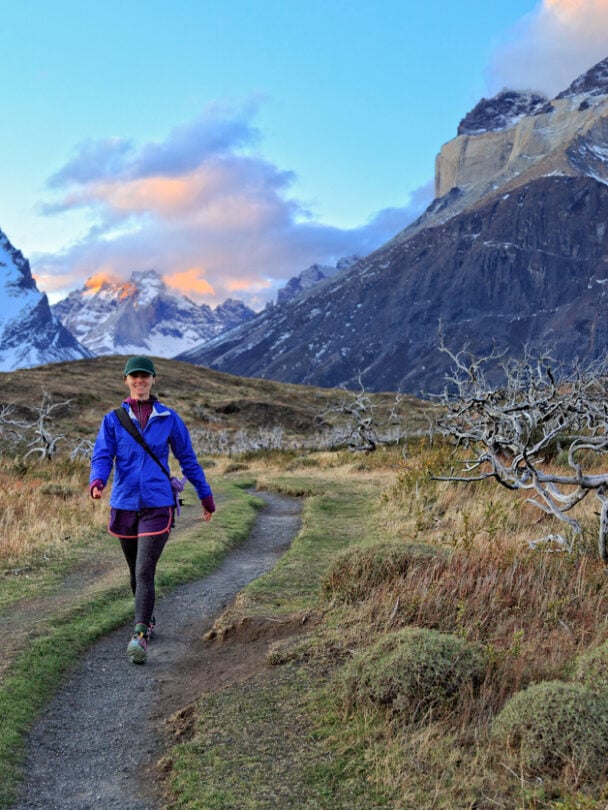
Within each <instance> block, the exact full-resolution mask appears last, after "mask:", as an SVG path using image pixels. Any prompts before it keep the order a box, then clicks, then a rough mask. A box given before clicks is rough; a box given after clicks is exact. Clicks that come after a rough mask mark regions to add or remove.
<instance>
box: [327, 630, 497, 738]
mask: <svg viewBox="0 0 608 810" xmlns="http://www.w3.org/2000/svg"><path fill="white" fill-rule="evenodd" d="M484 675H485V658H484V654H483V650H482V648H481V647H480V646H479V645H475V644H471V643H470V642H467V641H465V640H464V639H462V638H458V637H457V636H453V635H448V634H446V633H439V632H438V631H436V630H427V629H423V628H419V627H406V628H404V629H402V630H399V631H396V632H393V633H388V634H386V635H385V636H383V637H382V638H381V639H380V640H379V641H378V642H377V643H376V644H374V645H373V646H372V647H371V648H369V649H368V650H366V651H365V652H363V653H362V654H360V655H357V657H356V658H354V659H353V660H352V661H350V662H349V663H348V664H346V665H345V667H344V669H343V671H342V673H341V676H340V678H341V684H340V689H341V691H342V696H343V699H344V702H345V704H346V706H347V708H349V709H352V708H353V707H359V706H360V707H364V706H365V705H374V706H378V707H384V708H386V709H387V710H388V711H389V712H390V713H391V714H393V715H398V716H400V717H402V718H403V719H406V720H407V721H411V722H416V721H419V720H421V719H423V718H426V717H431V718H432V719H438V718H441V717H446V716H447V715H448V714H449V713H451V712H452V711H454V710H455V709H456V708H457V706H458V703H459V701H460V700H461V699H464V698H465V697H470V696H471V695H472V694H474V693H475V691H476V690H477V687H478V686H479V684H480V683H481V681H482V680H483V677H484Z"/></svg>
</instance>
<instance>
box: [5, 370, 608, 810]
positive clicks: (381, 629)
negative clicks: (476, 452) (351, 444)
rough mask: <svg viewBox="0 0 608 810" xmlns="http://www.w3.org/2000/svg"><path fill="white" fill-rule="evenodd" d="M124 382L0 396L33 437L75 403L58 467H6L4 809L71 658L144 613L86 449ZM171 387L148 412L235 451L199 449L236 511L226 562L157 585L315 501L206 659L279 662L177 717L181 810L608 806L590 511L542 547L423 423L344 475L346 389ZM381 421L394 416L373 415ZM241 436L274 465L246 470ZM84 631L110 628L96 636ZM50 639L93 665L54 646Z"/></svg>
mask: <svg viewBox="0 0 608 810" xmlns="http://www.w3.org/2000/svg"><path fill="white" fill-rule="evenodd" d="M122 364H123V359H122V358H102V359H97V360H93V361H82V362H79V363H71V364H61V365H60V366H59V367H57V366H53V367H46V368H42V369H33V370H31V371H20V372H15V373H13V374H10V375H8V374H4V375H0V390H1V391H2V394H1V395H0V399H2V400H3V401H5V402H7V403H13V404H15V406H16V407H17V409H18V410H19V412H20V413H22V414H24V415H25V414H26V410H25V409H26V408H27V406H28V405H31V404H32V403H33V402H38V401H39V400H40V391H41V389H45V390H47V391H50V392H51V393H52V394H53V396H54V397H56V399H57V400H58V401H65V400H68V399H71V400H72V403H71V404H70V406H69V407H68V406H66V408H65V411H64V412H62V414H61V415H60V416H58V417H57V422H56V430H57V432H60V433H61V434H63V435H65V437H66V439H65V441H64V442H62V444H63V449H62V450H61V451H60V452H59V453H58V455H57V456H56V457H55V458H54V459H52V460H50V461H49V460H37V459H36V460H31V458H30V459H29V460H28V461H25V462H24V461H23V457H22V454H20V448H19V447H18V445H17V444H13V445H10V444H3V445H2V451H1V455H0V476H1V478H2V484H3V486H2V488H1V490H0V492H1V493H2V494H1V495H0V499H2V500H1V503H0V509H1V513H0V520H1V521H2V529H3V531H2V535H1V540H0V619H1V620H2V623H3V626H4V627H6V628H7V632H6V633H4V634H3V644H5V645H6V649H5V650H3V660H2V664H1V667H2V668H1V670H0V672H1V679H2V680H1V682H0V771H1V772H2V773H3V787H2V789H0V807H2V806H4V807H8V806H10V800H11V797H12V796H14V786H15V779H16V777H17V774H18V770H19V764H20V756H21V753H22V739H23V734H24V732H25V731H26V730H27V728H28V726H29V724H30V723H31V722H32V720H33V718H34V717H35V714H36V712H38V711H40V709H41V707H42V706H43V705H44V703H45V701H46V700H48V697H49V695H50V694H51V693H52V690H53V688H54V686H55V685H56V683H57V682H58V679H59V678H60V677H61V674H62V671H63V668H64V667H65V666H67V665H69V663H70V662H69V661H65V660H64V659H65V650H66V647H67V648H69V649H70V650H72V652H73V655H77V654H78V652H79V651H80V650H82V649H85V648H86V646H87V645H89V644H91V643H92V642H93V641H94V637H95V634H97V635H101V634H103V633H106V632H108V631H109V629H111V628H112V627H114V626H118V625H119V624H120V623H122V622H124V621H125V619H126V618H128V615H129V610H130V607H131V602H130V598H129V594H128V592H127V589H126V583H125V582H124V571H123V570H122V562H121V561H120V560H119V559H118V553H117V552H116V549H115V548H114V547H113V546H112V545H111V544H110V543H108V541H107V539H106V538H105V518H106V509H105V507H104V506H103V505H101V506H100V505H99V504H95V503H94V502H92V501H91V500H90V499H89V497H88V493H87V488H86V481H87V463H86V459H84V458H82V457H79V456H78V455H76V456H75V457H71V455H70V451H69V446H70V441H71V440H72V438H73V439H74V440H78V441H83V440H88V439H92V438H93V437H94V433H95V430H96V428H97V425H98V423H99V420H100V419H101V416H102V414H103V413H104V412H105V411H106V410H108V409H109V408H110V407H112V406H113V405H114V402H115V401H119V400H120V397H121V395H122V388H121V387H120V377H121V370H122ZM158 369H159V385H158V391H157V393H158V394H159V396H161V398H164V399H165V400H166V401H167V402H168V403H169V404H171V405H174V406H175V407H176V408H177V409H178V410H179V411H180V412H181V413H182V414H183V415H184V418H185V420H186V422H187V423H188V425H189V427H190V428H191V431H192V432H193V434H195V435H196V433H197V431H199V430H200V431H201V435H204V434H205V431H207V432H210V433H213V432H215V433H216V434H217V435H220V433H222V432H223V433H224V435H225V447H224V450H225V452H222V453H220V452H216V453H214V454H213V455H210V454H207V452H206V451H205V450H204V448H203V447H202V446H201V449H200V452H201V460H202V462H203V466H205V469H206V472H207V474H208V477H209V480H210V482H211V484H212V487H213V488H214V491H218V492H220V493H221V500H222V508H221V509H220V510H219V511H218V514H217V516H216V519H214V523H213V529H214V530H213V533H212V534H213V543H211V540H209V543H210V545H209V546H208V547H207V546H205V547H204V548H201V546H200V540H197V543H198V545H197V546H196V547H197V548H198V550H199V556H198V557H197V558H196V559H195V561H194V562H192V559H191V555H190V554H188V555H184V554H182V553H180V551H179V548H178V546H177V545H176V546H175V547H174V549H175V550H174V552H173V555H171V554H168V555H167V559H166V560H165V559H164V558H163V566H162V579H161V581H160V583H159V584H160V587H161V589H163V588H164V589H169V588H171V587H173V586H174V585H175V584H177V583H178V582H179V581H184V580H185V579H191V578H194V577H197V576H202V575H204V573H205V572H206V571H208V570H210V567H212V566H213V565H215V564H216V563H217V561H218V560H219V559H220V558H221V556H222V555H223V554H224V553H225V552H226V550H227V549H228V548H230V547H231V546H232V545H234V544H235V543H238V542H239V540H240V539H242V538H243V537H244V536H246V534H247V532H248V530H249V528H250V526H251V524H252V521H253V520H254V517H255V499H254V498H252V497H251V496H250V495H248V494H247V493H246V492H245V489H244V488H245V487H247V486H249V485H251V484H252V483H255V484H256V485H257V487H258V488H261V489H264V488H265V489H271V490H275V491H280V492H284V493H287V494H292V495H294V496H297V497H301V498H304V510H303V524H302V529H301V531H300V533H299V535H298V536H297V538H296V539H295V541H294V542H293V544H292V546H291V547H290V549H289V550H288V551H287V553H286V554H285V555H284V556H283V557H282V559H281V561H280V562H279V564H278V565H277V566H276V567H275V568H274V569H273V570H272V571H271V572H269V573H268V574H265V575H264V576H262V577H260V578H259V579H257V580H255V581H254V582H252V583H251V584H250V585H249V586H247V587H246V588H245V590H244V591H243V592H242V593H241V594H239V596H238V598H237V599H236V601H235V602H234V603H233V604H232V605H231V606H230V607H229V608H228V609H227V610H226V612H225V613H223V614H222V615H221V616H219V617H218V618H217V621H216V623H215V626H214V628H213V630H212V631H211V632H210V633H209V634H208V637H207V641H206V649H207V650H208V655H209V657H210V658H211V657H212V656H221V655H222V652H223V651H224V650H227V649H229V648H230V649H232V648H234V647H235V646H237V647H238V648H239V651H240V654H241V656H245V657H246V656H247V650H248V645H250V644H252V643H253V640H254V639H255V642H256V643H258V644H259V642H260V640H262V641H264V640H266V654H265V656H264V657H263V659H262V660H261V661H260V658H259V656H256V657H255V660H254V659H253V657H252V663H251V666H250V667H249V669H248V670H247V669H246V668H245V670H243V672H244V674H243V675H242V677H241V680H240V681H239V682H238V683H237V682H230V683H225V684H222V683H221V682H219V683H218V684H216V688H214V689H213V691H211V692H209V693H205V694H202V695H201V696H200V698H199V699H198V700H197V701H196V702H195V703H194V704H193V705H192V706H189V707H184V709H183V711H180V712H178V713H176V715H175V717H174V723H173V733H174V741H173V744H168V749H167V751H166V754H165V756H164V757H163V758H162V759H161V760H160V762H159V763H158V768H157V771H158V779H159V790H161V791H162V795H163V796H164V804H165V806H166V807H167V808H176V809H177V808H180V809H181V808H192V809H194V808H198V809H199V810H202V809H203V808H205V810H236V809H237V808H238V809H239V810H246V809H248V808H251V809H252V810H254V809H255V810H270V808H276V807H280V808H281V810H289V808H293V810H313V808H315V809H318V810H321V809H322V810H373V809H374V808H382V807H387V808H394V809H395V810H400V809H402V810H409V809H410V808H413V807H416V808H418V807H420V808H422V807H424V808H438V810H448V808H449V809H450V810H464V809H465V808H471V810H472V808H477V809H478V810H479V809H480V808H484V809H485V808H487V809H488V810H489V809H490V808H496V807H500V808H511V809H512V810H519V809H520V808H521V809H522V810H528V808H529V809H530V810H532V809H534V810H536V809H537V808H553V809H554V810H589V809H590V808H593V809H594V810H595V809H597V810H599V808H605V807H606V806H607V805H608V792H607V789H606V787H605V785H606V767H607V762H608V759H607V754H608V725H607V723H606V717H607V716H608V713H607V711H606V709H607V708H608V685H607V679H606V675H605V670H606V663H608V653H607V652H606V649H607V647H608V625H607V621H606V617H607V616H608V581H607V579H606V570H605V566H604V564H603V562H602V561H601V559H599V558H598V555H597V541H596V538H597V532H598V524H599V515H598V514H597V509H596V506H595V504H593V503H591V502H587V501H583V502H582V503H580V504H579V505H578V506H577V512H576V517H577V520H578V522H579V524H580V526H581V527H582V534H581V536H580V537H579V538H578V539H577V543H576V544H575V546H574V547H573V548H572V550H571V551H569V552H565V551H555V550H549V548H545V547H541V548H538V547H536V548H533V547H532V546H531V545H530V542H531V541H533V540H534V539H535V538H536V537H537V536H538V534H539V532H540V533H542V534H549V533H551V532H552V531H558V530H559V529H558V528H556V526H557V525H558V519H557V518H556V517H554V516H552V515H549V514H542V515H540V516H539V512H538V509H536V508H535V507H534V506H532V505H530V504H528V503H527V502H526V500H525V496H524V494H522V493H520V492H516V493H513V492H510V491H508V490H507V489H505V488H500V487H496V486H495V484H494V483H493V482H491V481H483V480H482V481H478V482H474V483H468V484H465V483H453V482H447V481H444V480H441V477H442V476H445V475H446V473H448V472H449V470H450V469H452V466H453V464H454V455H453V450H452V449H450V448H449V447H448V446H447V444H444V443H443V442H442V441H438V440H436V441H434V442H431V440H430V438H429V437H428V435H426V424H427V423H426V420H425V417H424V405H423V404H422V403H417V402H415V401H414V400H408V401H407V402H405V403H401V406H402V407H403V406H404V404H405V407H403V410H402V414H403V415H402V419H403V423H404V425H403V426H404V430H403V435H402V436H401V438H400V441H399V443H398V444H392V445H386V446H385V445H380V446H378V448H377V449H376V451H375V452H373V453H353V452H351V451H348V450H347V449H344V448H341V447H340V446H339V445H336V444H335V442H334V441H333V440H334V439H335V438H336V436H337V433H336V430H337V428H339V425H335V424H332V425H331V431H329V430H328V429H327V428H326V426H325V425H324V424H323V420H322V419H320V417H319V414H321V413H323V412H325V413H327V412H332V403H335V402H339V401H340V400H339V398H340V396H343V395H344V392H331V391H325V390H320V389H312V388H311V389H306V388H304V387H302V386H282V385H279V384H277V383H270V382H265V381H259V380H244V379H238V378H230V377H228V376H226V375H221V374H218V373H215V372H209V371H208V370H206V369H200V368H193V367H190V366H186V365H185V364H175V363H171V362H168V361H162V360H161V361H158ZM117 380H118V383H117V382H116V381H117ZM9 383H10V385H9ZM389 399H390V398H384V399H383V398H382V397H380V395H378V400H377V401H378V403H379V406H381V407H383V406H384V403H385V402H386V403H387V406H386V407H387V409H390V404H389V403H388V400H389ZM281 414H284V417H285V418H284V421H280V416H281ZM278 429H280V430H278ZM264 431H266V434H265V435H266V437H268V435H270V433H272V431H274V441H276V442H278V436H279V433H280V438H281V441H280V442H278V446H275V447H270V446H259V445H260V444H263V441H262V440H261V439H259V437H261V436H262V437H263V436H264ZM330 432H331V436H332V437H333V439H332V440H331V441H330ZM247 436H248V437H249V438H251V437H252V436H257V437H258V446H255V443H253V444H252V443H251V442H250V443H249V445H248V448H247V449H239V450H236V449H235V448H236V447H237V446H239V447H240V446H241V445H243V444H246V442H245V440H244V437H247ZM230 437H232V438H236V439H238V442H233V443H230V441H229V438H230ZM314 437H316V440H317V442H318V446H317V447H315V446H313V441H312V440H313V438H314ZM222 441H224V439H222ZM209 444H210V443H209ZM602 461H603V459H602V458H601V457H597V458H594V460H593V463H594V464H596V465H597V467H598V469H601V465H602ZM560 463H563V462H562V461H561V460H560V457H559V455H558V456H556V457H555V460H554V461H553V462H551V464H552V465H553V469H554V471H555V473H556V474H557V473H559V470H560ZM211 536H212V535H211V533H209V537H210V538H211ZM180 542H182V543H184V544H186V546H187V544H188V543H192V544H193V546H192V547H193V548H194V542H193V538H191V537H190V538H189V537H188V536H187V535H186V536H185V537H183V538H182V539H181V540H180ZM186 558H188V560H189V565H188V567H187V568H185V567H184V562H183V560H184V559H186ZM159 571H160V569H159ZM41 608H44V609H43V610H41ZM93 613H94V615H96V616H101V621H100V622H99V623H98V625H97V629H96V630H95V633H91V632H84V631H83V627H84V626H86V618H87V616H91V615H93ZM279 629H281V632H278V630H279ZM254 631H255V632H254ZM54 633H57V634H61V637H62V638H64V637H65V638H70V639H77V640H78V643H77V644H75V645H66V644H63V643H62V644H59V645H53V644H52V643H51V642H50V641H49V634H54ZM58 648H59V649H60V650H61V660H57V657H56V656H57V653H56V650H57V649H58ZM33 662H35V663H36V665H35V666H34V663H33ZM43 669H44V671H43ZM5 774H6V775H7V776H6V778H5V777H4V775H5Z"/></svg>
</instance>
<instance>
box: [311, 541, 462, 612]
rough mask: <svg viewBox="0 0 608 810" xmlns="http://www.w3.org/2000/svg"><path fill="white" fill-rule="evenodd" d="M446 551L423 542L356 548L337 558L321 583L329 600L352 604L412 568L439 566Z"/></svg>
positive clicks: (446, 553)
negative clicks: (429, 565)
mask: <svg viewBox="0 0 608 810" xmlns="http://www.w3.org/2000/svg"><path fill="white" fill-rule="evenodd" d="M448 554H449V552H448V551H447V550H445V549H440V548H438V547H436V546H430V545H426V544H424V543H381V544H378V545H375V546H371V547H368V548H361V547H360V546H357V547H355V548H350V549H347V550H346V551H344V552H343V553H341V554H339V555H337V556H336V557H335V559H334V560H333V562H332V564H331V566H330V567H329V570H328V572H327V574H326V575H325V578H324V580H323V582H322V589H323V593H324V595H325V596H326V597H327V598H328V599H336V600H337V601H339V602H346V603H353V602H358V601H360V600H362V599H365V598H366V597H367V596H368V595H369V593H370V591H371V590H372V589H374V588H377V587H378V586H380V585H383V584H385V583H387V582H390V581H391V580H394V579H396V578H397V577H400V576H402V575H403V574H405V573H407V571H408V570H409V569H410V567H411V566H413V565H427V564H429V563H436V562H439V563H442V562H443V560H445V559H446V556H447V555H448Z"/></svg>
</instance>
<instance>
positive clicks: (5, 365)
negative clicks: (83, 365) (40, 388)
mask: <svg viewBox="0 0 608 810" xmlns="http://www.w3.org/2000/svg"><path fill="white" fill-rule="evenodd" d="M85 357H92V354H91V352H90V351H89V350H88V349H86V348H85V347H84V346H82V345H81V344H80V343H79V342H78V341H77V340H76V338H75V337H74V336H73V335H72V334H70V332H69V331H68V330H67V329H66V328H65V327H64V326H63V325H62V324H61V323H60V321H59V320H58V319H57V318H56V317H54V316H53V314H52V312H51V309H50V307H49V302H48V299H47V297H46V295H45V294H44V293H41V292H40V291H39V290H38V288H37V287H36V282H35V281H34V279H33V278H32V273H31V270H30V265H29V262H28V261H27V259H25V258H24V257H23V254H22V253H21V252H20V251H19V250H16V249H15V248H14V247H13V246H12V245H11V243H10V242H9V240H8V238H7V237H6V235H5V234H4V233H3V232H2V231H0V371H14V370H15V369H19V368H31V367H32V366H39V365H44V364H45V363H58V362H61V361H64V360H82V359H83V358H85Z"/></svg>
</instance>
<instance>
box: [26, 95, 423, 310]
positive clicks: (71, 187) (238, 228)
mask: <svg viewBox="0 0 608 810" xmlns="http://www.w3.org/2000/svg"><path fill="white" fill-rule="evenodd" d="M255 112H256V109H255V107H254V106H253V105H249V106H247V107H243V108H240V109H233V110H230V109H227V108H225V107H219V106H217V105H216V106H214V107H211V108H209V109H207V110H206V111H205V113H204V115H203V116H201V117H200V118H199V119H197V120H196V121H193V122H191V123H189V124H185V125H183V126H180V127H177V128H175V129H174V130H173V131H172V132H170V133H169V134H168V136H167V138H166V139H165V140H164V141H162V142H157V143H150V144H144V145H143V146H141V147H137V146H136V145H135V144H133V143H132V142H131V141H127V140H122V139H107V140H103V141H97V142H95V143H93V142H89V143H86V144H83V145H82V146H81V147H80V149H79V151H78V152H77V153H76V154H75V155H74V156H73V157H72V158H71V159H70V161H69V162H68V163H66V165H65V166H63V167H62V168H61V169H59V171H57V172H56V173H55V174H54V175H53V176H52V177H51V178H50V180H49V188H50V189H51V190H52V191H54V192H56V193H57V194H59V195H60V196H59V197H58V198H57V199H55V200H53V201H52V202H50V203H47V204H46V206H45V211H46V213H48V214H55V215H58V214H62V213H64V212H68V211H70V210H73V209H82V210H84V211H85V212H86V213H87V215H90V216H91V217H92V218H93V221H94V225H93V227H92V228H91V229H90V230H89V232H88V233H87V234H86V236H84V237H83V238H82V239H81V240H80V241H79V242H78V243H76V244H73V245H71V246H69V247H67V248H66V249H65V250H64V251H63V252H61V253H59V254H54V255H44V256H36V257H33V259H32V266H33V271H34V273H35V275H36V278H37V280H38V284H39V287H40V289H44V290H47V291H54V295H53V298H55V299H56V298H57V297H60V293H61V292H63V294H67V292H68V291H69V290H70V289H73V288H74V279H79V280H80V284H79V285H78V286H82V284H84V282H85V280H86V279H87V278H89V277H91V276H94V275H96V274H97V273H99V272H103V273H104V275H112V276H117V277H120V278H123V279H126V278H128V277H129V276H130V275H131V273H132V272H133V271H134V270H147V269H150V268H154V269H156V270H157V271H158V272H160V273H161V274H162V275H163V277H164V278H165V279H166V282H167V283H168V284H169V285H171V286H173V287H174V288H177V289H180V290H182V291H184V292H187V293H188V294H189V295H190V296H191V297H192V298H194V299H195V300H198V301H205V302H206V303H209V304H211V305H216V304H219V303H221V302H222V301H224V300H225V299H226V298H227V297H231V296H232V297H239V298H241V299H242V300H244V301H246V302H247V303H248V304H249V305H251V306H253V307H255V308H261V307H263V306H264V304H265V303H266V301H267V300H269V299H271V298H274V297H276V291H277V289H278V288H279V287H281V286H283V284H284V283H285V282H286V281H287V280H288V279H289V278H291V277H292V276H293V275H297V274H298V273H299V272H301V270H303V269H305V268H306V267H308V266H309V265H311V264H312V263H314V262H321V263H326V264H332V263H335V262H337V261H338V259H340V258H342V257H343V256H345V255H351V254H353V253H358V254H359V255H366V254H367V253H369V252H371V251H372V250H374V249H375V248H377V247H378V246H379V245H380V244H382V243H383V242H385V241H386V240H388V239H390V238H391V237H392V236H394V235H395V234H396V233H397V232H398V231H399V230H401V229H402V228H404V227H405V226H406V225H407V224H408V223H409V222H411V221H412V219H414V218H415V217H416V216H418V215H419V214H420V213H421V212H422V210H423V208H424V207H425V206H426V205H427V204H428V202H430V199H431V197H432V193H431V192H430V191H429V189H428V188H425V189H422V190H419V191H418V192H415V193H414V194H413V195H412V197H411V198H410V200H409V201H408V202H407V204H406V205H404V206H403V207H402V208H392V209H387V210H385V211H382V212H378V213H377V214H376V215H374V216H372V217H371V218H370V219H369V221H368V222H366V223H364V224H362V225H361V227H359V228H354V229H340V228H336V227H332V226H331V225H327V224H324V223H320V222H316V221H314V219H313V218H312V216H311V215H310V213H309V212H307V211H306V210H305V209H304V208H303V207H302V205H301V204H300V203H299V202H298V201H297V200H295V199H293V197H291V196H290V191H291V187H292V185H293V183H294V180H295V176H294V174H293V173H292V172H290V171H285V170H282V169H280V168H278V167H277V166H275V165H274V164H273V163H271V162H270V161H268V160H266V159H264V158H263V157H262V156H260V155H259V154H258V153H257V152H255V151H254V147H255V146H256V145H257V143H258V141H259V134H258V132H257V130H256V128H255V127H254V126H253V125H252V118H253V116H254V115H255Z"/></svg>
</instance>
